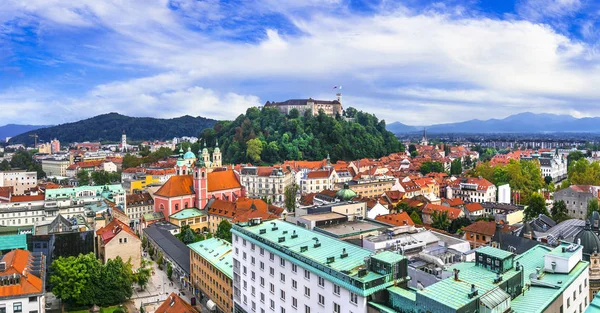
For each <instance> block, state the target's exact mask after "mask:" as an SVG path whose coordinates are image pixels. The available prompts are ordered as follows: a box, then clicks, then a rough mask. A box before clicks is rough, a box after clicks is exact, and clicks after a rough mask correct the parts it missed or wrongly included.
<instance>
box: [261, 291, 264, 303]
mask: <svg viewBox="0 0 600 313" xmlns="http://www.w3.org/2000/svg"><path fill="white" fill-rule="evenodd" d="M260 302H262V303H265V294H264V293H262V292H261V293H260Z"/></svg>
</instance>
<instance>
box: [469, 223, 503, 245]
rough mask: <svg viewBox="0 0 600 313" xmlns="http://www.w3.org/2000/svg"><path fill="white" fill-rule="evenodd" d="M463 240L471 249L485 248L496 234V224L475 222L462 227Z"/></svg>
mask: <svg viewBox="0 0 600 313" xmlns="http://www.w3.org/2000/svg"><path fill="white" fill-rule="evenodd" d="M463 231H464V233H465V234H464V235H463V238H464V239H465V240H468V241H469V243H470V244H471V247H472V248H479V247H481V246H487V245H488V244H489V243H490V242H491V241H492V237H494V234H495V233H496V222H494V221H490V222H486V221H477V222H475V223H473V224H471V225H468V226H465V227H463Z"/></svg>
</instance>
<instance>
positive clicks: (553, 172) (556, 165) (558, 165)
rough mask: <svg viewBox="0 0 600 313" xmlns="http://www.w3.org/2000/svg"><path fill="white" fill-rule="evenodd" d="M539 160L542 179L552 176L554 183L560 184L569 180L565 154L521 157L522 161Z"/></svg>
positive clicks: (543, 153)
mask: <svg viewBox="0 0 600 313" xmlns="http://www.w3.org/2000/svg"><path fill="white" fill-rule="evenodd" d="M533 159H537V160H538V161H539V162H540V170H541V172H542V177H546V176H550V177H552V181H553V182H559V181H561V180H563V179H565V178H567V159H566V158H565V155H564V154H560V153H558V148H557V149H555V150H554V152H549V151H547V152H542V153H537V151H536V153H532V154H530V155H529V156H521V160H533Z"/></svg>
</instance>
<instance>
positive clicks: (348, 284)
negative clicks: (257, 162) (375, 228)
mask: <svg viewBox="0 0 600 313" xmlns="http://www.w3.org/2000/svg"><path fill="white" fill-rule="evenodd" d="M232 233H233V301H234V312H235V313H250V312H278V313H279V312H334V313H358V312H361V313H364V312H367V302H368V299H369V298H370V297H371V298H377V297H379V296H381V295H380V294H379V291H380V290H381V289H383V288H384V287H385V286H391V285H396V286H406V283H407V280H406V277H407V271H406V266H407V265H406V264H407V259H406V258H405V257H403V256H401V255H399V254H395V253H392V252H388V251H385V252H381V253H378V254H373V253H372V252H371V251H369V250H366V249H363V248H360V247H358V246H355V245H352V244H349V243H346V242H344V241H340V240H337V239H334V238H331V237H328V236H325V235H322V234H320V233H317V232H313V231H309V230H306V229H304V228H302V227H299V226H296V225H293V224H290V223H286V222H282V221H269V222H264V223H263V222H261V221H260V220H256V221H252V222H250V223H248V224H246V225H245V226H242V225H234V227H233V228H232Z"/></svg>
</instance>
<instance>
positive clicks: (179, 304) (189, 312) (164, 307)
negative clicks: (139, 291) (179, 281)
mask: <svg viewBox="0 0 600 313" xmlns="http://www.w3.org/2000/svg"><path fill="white" fill-rule="evenodd" d="M154 312H156V313H197V312H198V311H196V309H194V307H193V306H191V305H190V304H189V303H187V302H185V300H183V299H181V298H180V297H179V296H178V295H176V294H175V293H174V292H172V293H171V295H170V296H169V297H168V298H167V299H166V300H165V302H163V303H162V304H161V305H160V306H159V307H158V308H157V309H156V310H155V311H154Z"/></svg>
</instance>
